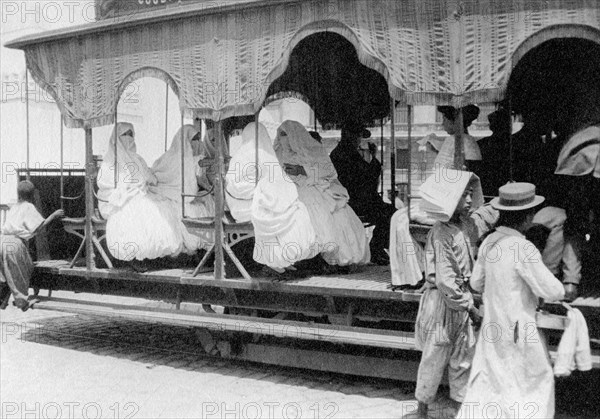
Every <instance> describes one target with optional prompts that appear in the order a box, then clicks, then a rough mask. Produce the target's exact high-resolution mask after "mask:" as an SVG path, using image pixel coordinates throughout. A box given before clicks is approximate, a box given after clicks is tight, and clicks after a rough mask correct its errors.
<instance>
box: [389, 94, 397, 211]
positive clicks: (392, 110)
mask: <svg viewBox="0 0 600 419" xmlns="http://www.w3.org/2000/svg"><path fill="white" fill-rule="evenodd" d="M390 115H391V118H390V119H391V121H390V140H391V142H392V144H391V147H390V167H391V173H390V179H391V182H392V185H391V186H392V196H391V200H392V205H393V204H394V200H395V199H396V101H395V100H394V98H392V99H391V101H390Z"/></svg>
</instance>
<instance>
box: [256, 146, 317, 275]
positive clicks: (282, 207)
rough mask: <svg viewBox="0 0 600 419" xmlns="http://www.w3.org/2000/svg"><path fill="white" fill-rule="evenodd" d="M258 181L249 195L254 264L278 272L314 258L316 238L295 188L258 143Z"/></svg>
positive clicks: (269, 150)
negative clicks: (259, 152) (250, 197)
mask: <svg viewBox="0 0 600 419" xmlns="http://www.w3.org/2000/svg"><path fill="white" fill-rule="evenodd" d="M261 146H262V147H263V148H264V149H263V150H262V152H261V166H260V169H261V170H260V171H259V176H260V179H259V181H258V184H257V185H256V189H255V191H254V194H253V199H252V206H251V221H252V225H253V226H254V238H255V247H254V260H255V261H257V262H258V263H261V264H263V265H267V266H270V267H271V268H275V269H278V270H281V269H285V268H288V267H290V266H291V265H293V264H294V263H296V262H298V261H300V260H304V259H310V258H313V257H315V256H316V255H317V254H318V253H319V250H318V245H317V242H316V234H315V230H314V228H313V225H312V222H311V219H310V216H309V214H308V210H307V209H306V206H305V205H304V204H303V203H302V202H300V200H299V199H298V192H297V190H296V186H295V185H294V183H293V182H291V181H290V179H289V178H287V177H286V176H285V175H284V172H283V169H282V167H281V166H280V165H279V163H278V162H277V157H276V156H275V152H274V150H273V147H272V146H271V145H270V143H267V142H266V141H263V142H261Z"/></svg>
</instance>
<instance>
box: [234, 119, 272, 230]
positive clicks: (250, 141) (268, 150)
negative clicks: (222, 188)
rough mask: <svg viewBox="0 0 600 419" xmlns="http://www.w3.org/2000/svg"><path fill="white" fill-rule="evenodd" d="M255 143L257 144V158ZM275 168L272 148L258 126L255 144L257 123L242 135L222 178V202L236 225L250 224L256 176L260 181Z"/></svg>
mask: <svg viewBox="0 0 600 419" xmlns="http://www.w3.org/2000/svg"><path fill="white" fill-rule="evenodd" d="M256 141H258V155H257V152H256V150H257V145H256ZM257 161H258V167H257V165H256V162H257ZM274 167H277V168H278V169H279V163H278V162H277V158H276V157H275V155H274V154H273V145H272V141H271V137H270V136H269V133H268V132H267V129H266V128H265V126H264V125H263V124H260V123H259V124H258V140H256V123H254V122H252V123H250V124H248V125H247V126H246V128H244V131H242V144H241V146H240V147H239V148H238V150H237V151H236V153H235V155H233V156H232V157H231V161H230V162H229V170H228V172H227V176H226V177H225V181H226V183H227V185H226V195H225V198H226V199H227V205H228V207H229V210H230V211H231V215H232V216H233V218H235V219H236V221H237V222H240V223H245V222H248V221H250V219H251V207H252V198H253V197H254V190H255V188H256V184H257V183H258V179H257V174H258V176H259V178H260V173H261V172H266V173H268V172H269V171H270V170H273V168H274ZM257 171H258V173H257Z"/></svg>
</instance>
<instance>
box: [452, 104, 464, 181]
mask: <svg viewBox="0 0 600 419" xmlns="http://www.w3.org/2000/svg"><path fill="white" fill-rule="evenodd" d="M454 126H455V129H456V131H455V134H454V169H456V170H465V169H466V166H465V146H464V141H463V133H464V123H463V111H462V108H460V109H458V113H457V115H456V119H455V120H454Z"/></svg>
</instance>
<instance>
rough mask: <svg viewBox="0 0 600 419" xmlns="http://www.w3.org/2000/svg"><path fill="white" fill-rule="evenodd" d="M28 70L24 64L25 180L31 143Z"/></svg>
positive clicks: (29, 173) (28, 176)
mask: <svg viewBox="0 0 600 419" xmlns="http://www.w3.org/2000/svg"><path fill="white" fill-rule="evenodd" d="M29 125H30V124H29V70H27V63H25V130H26V141H27V180H29V178H30V177H31V172H30V171H29V169H30V159H31V154H30V148H29V143H30V141H31V137H30V132H29Z"/></svg>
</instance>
